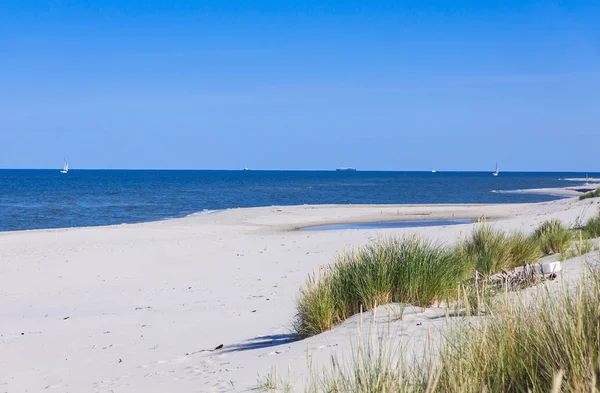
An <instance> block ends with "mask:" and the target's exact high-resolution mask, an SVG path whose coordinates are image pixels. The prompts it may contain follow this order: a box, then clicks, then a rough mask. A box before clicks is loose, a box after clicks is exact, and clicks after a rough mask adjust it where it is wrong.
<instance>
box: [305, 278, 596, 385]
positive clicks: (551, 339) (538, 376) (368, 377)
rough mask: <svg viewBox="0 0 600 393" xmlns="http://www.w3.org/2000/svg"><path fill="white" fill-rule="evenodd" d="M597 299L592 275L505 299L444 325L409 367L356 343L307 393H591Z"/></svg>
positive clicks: (388, 350)
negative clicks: (489, 310) (482, 313)
mask: <svg viewBox="0 0 600 393" xmlns="http://www.w3.org/2000/svg"><path fill="white" fill-rule="evenodd" d="M573 289H574V290H573ZM599 301H600V275H599V273H598V271H591V272H590V273H588V275H587V276H586V277H585V278H584V279H583V280H582V282H581V283H580V284H579V285H578V286H577V287H576V288H566V287H563V288H562V289H560V290H559V291H558V292H551V291H550V290H549V289H548V288H546V287H542V288H540V289H539V290H538V291H537V292H536V293H535V294H531V293H530V294H528V295H527V296H519V297H518V298H516V299H515V298H511V299H509V298H506V299H505V300H504V301H503V304H502V306H501V307H500V308H499V309H498V310H497V311H495V313H494V314H492V315H489V316H486V317H484V318H478V319H477V321H476V322H475V323H460V324H454V325H452V324H451V325H449V326H450V327H449V331H447V332H446V333H444V334H443V335H442V336H441V339H442V343H441V344H440V345H439V346H427V348H425V352H426V353H425V356H423V357H422V359H421V360H417V361H415V362H414V363H411V364H407V363H406V361H404V360H403V359H404V357H403V355H402V350H401V348H396V347H390V345H391V344H389V342H388V343H386V342H379V343H378V344H376V345H373V343H372V342H370V341H368V340H369V338H363V339H362V340H363V344H362V345H360V346H359V347H357V348H353V355H352V356H351V357H350V358H349V359H347V360H346V361H344V359H338V358H337V357H335V356H334V357H333V358H332V362H331V365H330V367H329V368H328V371H327V372H325V371H323V372H322V373H320V372H319V373H316V374H315V375H313V376H312V377H311V379H312V383H311V384H310V385H309V386H310V387H309V388H308V389H306V391H307V392H370V393H384V392H402V393H435V392H439V393H441V392H465V393H480V392H508V393H513V392H514V393H521V392H531V393H547V392H553V393H558V392H565V393H583V392H597V391H598V390H599V389H600V329H599V327H598V324H599V322H598V303H599ZM363 337H364V336H363ZM393 354H395V356H393Z"/></svg>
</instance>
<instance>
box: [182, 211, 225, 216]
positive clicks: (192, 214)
mask: <svg viewBox="0 0 600 393" xmlns="http://www.w3.org/2000/svg"><path fill="white" fill-rule="evenodd" d="M216 212H218V210H209V209H202V210H200V211H199V212H194V213H191V214H188V215H187V216H186V217H198V216H206V215H208V214H212V213H216Z"/></svg>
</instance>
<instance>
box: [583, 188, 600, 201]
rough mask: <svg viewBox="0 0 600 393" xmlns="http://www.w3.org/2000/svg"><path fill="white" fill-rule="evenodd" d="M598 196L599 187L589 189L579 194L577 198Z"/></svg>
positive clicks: (599, 193) (599, 192) (599, 195)
mask: <svg viewBox="0 0 600 393" xmlns="http://www.w3.org/2000/svg"><path fill="white" fill-rule="evenodd" d="M598 197H600V187H598V188H596V189H595V190H594V191H589V192H586V193H585V194H583V195H580V196H579V200H580V201H581V200H584V199H588V198H598Z"/></svg>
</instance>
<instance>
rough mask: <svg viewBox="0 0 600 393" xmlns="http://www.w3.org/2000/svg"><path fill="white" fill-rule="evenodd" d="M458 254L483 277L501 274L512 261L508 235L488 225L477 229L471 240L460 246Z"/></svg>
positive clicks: (468, 239)
mask: <svg viewBox="0 0 600 393" xmlns="http://www.w3.org/2000/svg"><path fill="white" fill-rule="evenodd" d="M457 254H458V255H459V256H460V257H461V259H462V261H463V263H464V264H466V265H470V266H471V267H472V268H473V269H474V270H477V271H478V272H479V273H481V274H483V275H490V274H493V273H497V272H499V271H500V270H501V269H503V268H504V267H505V266H507V265H508V264H509V263H510V260H511V253H510V248H509V245H508V238H507V236H506V234H504V233H503V232H499V231H495V230H493V229H492V228H490V227H489V226H487V225H482V226H480V227H479V228H477V229H475V230H474V231H473V233H472V234H471V236H470V237H469V238H467V239H466V240H465V241H464V242H462V243H461V244H459V245H458V246H457Z"/></svg>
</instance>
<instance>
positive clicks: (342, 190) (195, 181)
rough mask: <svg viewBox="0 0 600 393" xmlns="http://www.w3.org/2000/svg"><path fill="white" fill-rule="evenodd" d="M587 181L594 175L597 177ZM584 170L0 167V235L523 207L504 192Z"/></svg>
mask: <svg viewBox="0 0 600 393" xmlns="http://www.w3.org/2000/svg"><path fill="white" fill-rule="evenodd" d="M590 176H595V177H597V176H598V174H591V173H590ZM581 177H585V173H515V172H513V173H500V176H498V177H493V176H492V174H491V173H489V172H486V173H483V172H438V173H431V172H361V171H358V172H335V171H329V172H328V171H322V172H316V171H315V172H308V171H306V172H305V171H93V170H89V171H87V170H86V171H84V170H72V171H69V173H68V174H66V175H63V174H61V173H60V172H59V171H57V170H0V231H13V230H20V229H37V228H65V227H76V226H93V225H108V224H122V223H135V222H142V221H154V220H161V219H167V218H174V217H183V216H186V215H189V214H195V213H196V214H201V213H202V212H208V211H213V210H219V209H226V208H232V207H251V206H270V205H302V204H328V203H351V204H362V203H379V204H393V203H519V202H541V201H547V200H552V199H556V197H553V196H548V195H530V194H522V193H518V192H505V191H513V190H519V189H525V188H542V187H564V186H568V185H577V184H581V183H577V182H571V181H565V180H562V179H565V178H581Z"/></svg>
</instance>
